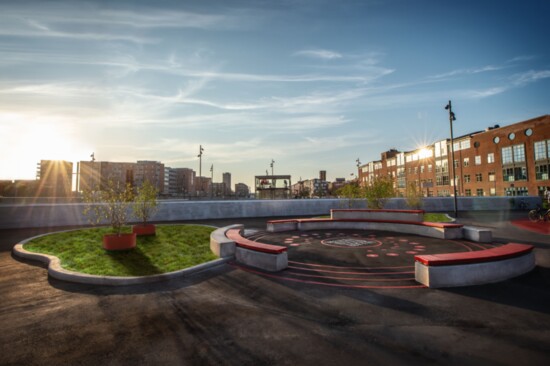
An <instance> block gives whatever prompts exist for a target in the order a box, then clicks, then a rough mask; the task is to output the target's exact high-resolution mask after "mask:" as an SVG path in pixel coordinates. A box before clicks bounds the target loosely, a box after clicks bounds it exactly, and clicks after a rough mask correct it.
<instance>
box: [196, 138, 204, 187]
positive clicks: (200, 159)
mask: <svg viewBox="0 0 550 366" xmlns="http://www.w3.org/2000/svg"><path fill="white" fill-rule="evenodd" d="M203 151H204V149H203V148H202V145H199V155H197V157H198V158H199V188H200V191H199V195H200V192H202V152H203Z"/></svg>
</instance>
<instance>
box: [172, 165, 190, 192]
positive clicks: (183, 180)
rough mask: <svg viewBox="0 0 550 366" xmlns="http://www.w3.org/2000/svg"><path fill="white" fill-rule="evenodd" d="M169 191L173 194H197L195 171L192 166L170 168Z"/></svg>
mask: <svg viewBox="0 0 550 366" xmlns="http://www.w3.org/2000/svg"><path fill="white" fill-rule="evenodd" d="M168 176H169V178H168V179H169V181H168V193H169V194H170V195H173V196H184V197H190V196H194V195H195V171H194V170H193V169H190V168H170V169H169V174H168Z"/></svg>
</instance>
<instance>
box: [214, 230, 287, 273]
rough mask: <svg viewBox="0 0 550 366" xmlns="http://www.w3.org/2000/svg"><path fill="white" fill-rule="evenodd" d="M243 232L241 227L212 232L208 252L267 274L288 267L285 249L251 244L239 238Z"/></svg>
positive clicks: (249, 241) (251, 242)
mask: <svg viewBox="0 0 550 366" xmlns="http://www.w3.org/2000/svg"><path fill="white" fill-rule="evenodd" d="M243 230H244V226H243V225H231V226H226V227H222V228H219V229H217V230H214V231H213V232H212V233H211V234H210V250H211V251H212V252H213V253H214V254H216V255H217V256H218V257H221V258H226V259H228V258H231V257H235V259H236V261H237V262H239V263H242V264H246V265H247V266H250V267H254V268H259V269H262V270H264V271H268V272H278V271H282V270H283V269H285V268H286V267H288V254H287V252H286V247H282V246H276V245H270V244H264V243H259V242H253V241H251V240H248V239H246V238H244V237H242V236H241V233H242V231H243Z"/></svg>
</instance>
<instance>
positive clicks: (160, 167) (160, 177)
mask: <svg viewBox="0 0 550 366" xmlns="http://www.w3.org/2000/svg"><path fill="white" fill-rule="evenodd" d="M145 182H149V183H151V184H152V185H153V186H155V188H156V189H157V190H158V192H159V193H161V194H162V193H163V192H164V164H162V163H161V162H158V161H149V160H139V161H138V162H137V164H135V166H134V185H136V186H138V187H140V186H141V185H142V184H143V183H145Z"/></svg>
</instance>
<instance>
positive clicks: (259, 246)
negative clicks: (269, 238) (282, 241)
mask: <svg viewBox="0 0 550 366" xmlns="http://www.w3.org/2000/svg"><path fill="white" fill-rule="evenodd" d="M226 236H227V237H228V238H229V239H231V240H233V241H234V242H235V244H236V245H237V246H239V247H241V248H245V249H250V250H254V251H257V252H263V253H268V254H281V253H284V252H286V247H282V246H280V245H272V244H265V243H258V242H256V241H252V240H249V239H246V238H243V237H242V236H241V233H240V230H239V229H230V230H228V231H227V233H226Z"/></svg>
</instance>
